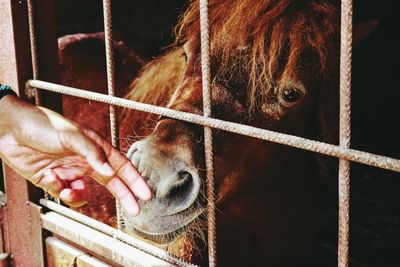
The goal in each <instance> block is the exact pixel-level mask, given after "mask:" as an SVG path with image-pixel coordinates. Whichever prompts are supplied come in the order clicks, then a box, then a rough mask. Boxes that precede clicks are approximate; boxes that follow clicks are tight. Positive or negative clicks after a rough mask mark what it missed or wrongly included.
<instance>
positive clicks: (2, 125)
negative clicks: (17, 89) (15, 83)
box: [0, 94, 20, 137]
mask: <svg viewBox="0 0 400 267" xmlns="http://www.w3.org/2000/svg"><path fill="white" fill-rule="evenodd" d="M18 102H20V100H19V98H18V97H17V96H15V95H13V94H7V95H4V96H3V97H2V98H1V99H0V137H3V136H4V135H6V134H7V133H11V132H12V131H13V128H14V126H15V125H14V123H13V121H14V120H15V117H14V116H17V114H16V111H17V107H16V106H18V105H17V103H18Z"/></svg>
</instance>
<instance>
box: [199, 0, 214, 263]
mask: <svg viewBox="0 0 400 267" xmlns="http://www.w3.org/2000/svg"><path fill="white" fill-rule="evenodd" d="M200 37H201V73H202V85H203V113H204V116H205V117H211V114H212V108H211V107H212V104H211V85H210V84H211V73H210V25H209V18H208V1H207V0H200ZM204 149H205V164H206V170H207V199H208V203H207V214H208V217H207V219H208V258H209V266H216V265H217V239H216V216H215V190H214V184H215V183H214V166H213V161H214V159H213V158H214V154H213V138H212V129H211V128H210V127H204Z"/></svg>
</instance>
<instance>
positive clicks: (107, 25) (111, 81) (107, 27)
mask: <svg viewBox="0 0 400 267" xmlns="http://www.w3.org/2000/svg"><path fill="white" fill-rule="evenodd" d="M103 16H104V36H105V38H104V39H105V44H106V64H107V87H108V95H110V96H115V84H116V83H115V66H114V49H113V31H112V12H111V0H103ZM110 128H111V129H110V133H111V144H112V145H113V146H114V147H115V148H117V149H118V150H119V141H118V132H119V131H118V114H117V107H116V106H114V105H110ZM115 209H116V213H117V227H118V229H121V228H122V216H121V205H120V203H119V201H118V200H117V199H116V200H115Z"/></svg>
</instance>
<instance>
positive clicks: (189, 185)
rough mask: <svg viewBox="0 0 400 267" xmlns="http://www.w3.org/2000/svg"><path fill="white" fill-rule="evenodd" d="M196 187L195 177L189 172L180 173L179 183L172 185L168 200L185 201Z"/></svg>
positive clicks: (167, 196) (167, 195)
mask: <svg viewBox="0 0 400 267" xmlns="http://www.w3.org/2000/svg"><path fill="white" fill-rule="evenodd" d="M193 187H194V182H193V176H192V175H191V174H190V173H189V172H187V171H180V172H179V173H178V181H177V182H175V183H174V184H172V185H171V187H170V190H169V191H168V193H167V194H166V198H167V199H184V198H185V197H187V196H188V195H190V193H191V192H192V190H193Z"/></svg>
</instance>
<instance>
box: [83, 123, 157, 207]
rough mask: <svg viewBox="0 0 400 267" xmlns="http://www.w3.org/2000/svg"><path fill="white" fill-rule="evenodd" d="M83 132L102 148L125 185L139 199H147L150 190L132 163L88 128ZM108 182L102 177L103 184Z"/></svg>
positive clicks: (149, 195) (149, 196)
mask: <svg viewBox="0 0 400 267" xmlns="http://www.w3.org/2000/svg"><path fill="white" fill-rule="evenodd" d="M85 133H86V134H87V135H88V136H89V137H90V138H91V139H92V140H93V141H94V142H95V143H97V144H98V145H99V146H100V147H101V148H102V149H103V150H104V153H105V155H106V158H107V160H108V162H109V163H110V165H111V167H112V168H113V169H114V170H115V172H116V175H117V176H118V177H119V178H120V179H121V180H122V181H123V182H124V183H125V184H126V186H127V187H128V188H129V189H130V190H131V191H132V192H133V193H134V194H135V195H136V196H137V197H139V198H140V199H143V200H149V199H150V198H151V195H152V193H151V190H150V188H149V186H148V185H147V182H146V181H145V179H144V178H143V177H142V176H141V175H140V173H139V172H138V171H137V170H136V168H135V167H134V166H133V164H132V163H131V162H130V161H129V160H128V159H127V158H126V157H125V156H124V155H123V154H121V152H119V151H118V150H117V149H116V148H114V147H113V146H112V145H111V144H110V143H108V142H107V141H106V140H105V139H103V138H102V137H101V136H100V135H98V134H97V133H95V132H93V131H90V130H88V131H85ZM108 182H109V179H107V178H103V182H102V184H103V185H106V184H107V183H108Z"/></svg>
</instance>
